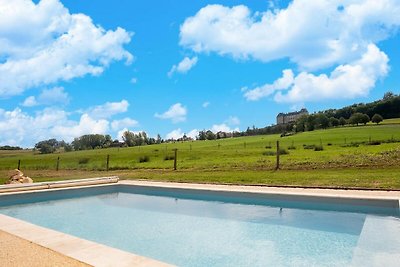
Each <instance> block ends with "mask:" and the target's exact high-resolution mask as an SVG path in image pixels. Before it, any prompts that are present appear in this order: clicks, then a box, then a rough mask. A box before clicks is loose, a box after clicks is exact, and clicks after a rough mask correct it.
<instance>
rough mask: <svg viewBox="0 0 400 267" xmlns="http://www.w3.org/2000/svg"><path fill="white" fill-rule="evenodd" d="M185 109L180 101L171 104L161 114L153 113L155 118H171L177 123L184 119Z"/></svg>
mask: <svg viewBox="0 0 400 267" xmlns="http://www.w3.org/2000/svg"><path fill="white" fill-rule="evenodd" d="M186 115H187V109H186V107H184V106H183V105H182V104H181V103H176V104H174V105H172V106H171V107H170V108H169V109H168V110H167V111H166V112H164V113H162V114H158V113H156V114H154V116H155V117H156V118H159V119H163V120H171V121H172V122H173V123H178V122H182V121H185V120H186Z"/></svg>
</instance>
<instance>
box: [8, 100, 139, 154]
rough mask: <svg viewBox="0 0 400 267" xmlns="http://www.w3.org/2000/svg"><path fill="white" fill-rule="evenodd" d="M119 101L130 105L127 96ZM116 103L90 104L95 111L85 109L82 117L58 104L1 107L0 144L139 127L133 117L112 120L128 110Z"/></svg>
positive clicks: (31, 142)
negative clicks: (31, 109)
mask: <svg viewBox="0 0 400 267" xmlns="http://www.w3.org/2000/svg"><path fill="white" fill-rule="evenodd" d="M115 103H120V104H121V103H122V105H121V106H122V107H124V106H126V107H127V105H126V104H125V105H124V100H123V101H121V102H115ZM115 103H106V104H104V105H100V106H97V107H93V108H89V109H88V111H91V112H92V113H90V112H82V114H81V115H80V117H79V118H78V119H76V118H75V116H73V115H74V114H75V113H76V112H71V113H69V112H66V111H64V110H61V109H59V108H55V107H51V108H44V109H43V110H40V111H37V112H36V113H34V114H28V113H27V112H24V111H23V110H22V109H21V108H15V109H14V110H4V109H1V108H0V145H6V144H7V145H18V146H24V147H33V145H34V144H35V143H37V142H38V141H41V140H45V139H49V138H57V139H63V140H65V141H67V142H71V141H72V140H73V138H75V137H79V136H81V135H84V134H107V133H109V132H110V131H112V132H114V133H115V132H117V131H120V130H121V129H123V128H126V127H136V126H137V125H138V124H139V123H138V122H137V121H136V120H134V119H131V118H124V119H119V120H118V119H117V120H111V118H110V117H112V116H113V115H117V114H119V113H123V112H125V111H126V109H125V108H115V105H113V104H115ZM116 106H118V105H116ZM107 108H109V109H107ZM94 110H97V111H98V112H100V111H101V112H103V116H95V115H96V113H95V112H93V111H94ZM104 114H106V116H104Z"/></svg>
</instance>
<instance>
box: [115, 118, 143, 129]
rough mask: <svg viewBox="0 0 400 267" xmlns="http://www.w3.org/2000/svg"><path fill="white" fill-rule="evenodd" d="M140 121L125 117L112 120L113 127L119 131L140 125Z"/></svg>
mask: <svg viewBox="0 0 400 267" xmlns="http://www.w3.org/2000/svg"><path fill="white" fill-rule="evenodd" d="M138 124H139V123H138V121H136V120H133V119H131V118H124V119H122V120H114V121H112V122H111V129H113V130H114V131H119V130H121V129H127V128H130V127H136V126H138Z"/></svg>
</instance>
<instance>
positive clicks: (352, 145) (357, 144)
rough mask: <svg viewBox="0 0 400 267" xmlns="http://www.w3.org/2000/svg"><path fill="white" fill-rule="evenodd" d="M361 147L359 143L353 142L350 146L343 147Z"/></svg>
mask: <svg viewBox="0 0 400 267" xmlns="http://www.w3.org/2000/svg"><path fill="white" fill-rule="evenodd" d="M359 146H360V144H359V143H353V142H351V143H350V144H344V145H341V147H359Z"/></svg>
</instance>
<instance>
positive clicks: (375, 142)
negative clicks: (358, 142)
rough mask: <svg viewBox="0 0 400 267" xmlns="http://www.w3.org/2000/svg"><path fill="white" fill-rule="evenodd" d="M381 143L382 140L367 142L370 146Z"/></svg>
mask: <svg viewBox="0 0 400 267" xmlns="http://www.w3.org/2000/svg"><path fill="white" fill-rule="evenodd" d="M380 144H381V141H370V142H368V143H367V145H370V146H379V145H380Z"/></svg>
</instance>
